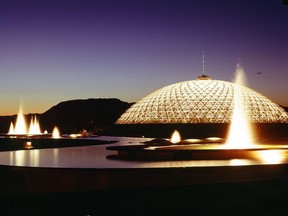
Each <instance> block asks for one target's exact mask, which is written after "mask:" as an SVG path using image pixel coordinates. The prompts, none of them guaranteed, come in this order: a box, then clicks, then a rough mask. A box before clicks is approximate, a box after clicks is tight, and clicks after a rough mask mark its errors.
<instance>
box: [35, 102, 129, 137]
mask: <svg viewBox="0 0 288 216" xmlns="http://www.w3.org/2000/svg"><path fill="white" fill-rule="evenodd" d="M131 105H132V104H131V103H127V102H123V101H121V100H119V99H87V100H70V101H65V102H61V103H59V104H57V105H56V106H53V107H52V108H51V109H49V110H47V111H46V112H45V113H43V114H41V115H40V123H41V125H42V126H43V128H46V129H47V130H48V131H51V130H52V129H53V127H54V126H55V125H57V126H58V127H59V128H60V130H61V132H63V133H65V132H69V133H71V132H79V131H80V130H82V129H86V130H87V131H97V130H99V129H103V128H106V127H110V126H111V125H113V124H114V123H115V121H116V120H117V119H118V118H119V117H120V115H121V114H122V113H123V112H125V110H126V109H128V108H129V107H130V106H131Z"/></svg>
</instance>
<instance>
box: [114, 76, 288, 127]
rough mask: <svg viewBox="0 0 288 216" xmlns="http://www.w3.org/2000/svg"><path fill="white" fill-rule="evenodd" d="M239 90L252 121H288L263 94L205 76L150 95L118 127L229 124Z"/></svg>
mask: <svg viewBox="0 0 288 216" xmlns="http://www.w3.org/2000/svg"><path fill="white" fill-rule="evenodd" d="M236 88H237V89H239V90H240V94H241V95H242V98H243V105H244V107H245V110H246V112H247V115H248V119H249V120H250V122H253V123H287V122H288V114H287V112H285V110H284V109H283V108H281V107H280V106H279V105H277V104H275V103H273V102H272V101H271V100H269V99H268V98H267V97H265V96H263V95H262V94H260V93H258V92H256V91H254V90H252V89H250V88H248V87H245V86H242V85H238V84H235V83H231V82H227V81H221V80H212V79H211V78H210V77H209V76H206V75H202V76H199V77H197V79H196V80H190V81H184V82H179V83H175V84H172V85H169V86H166V87H163V88H161V89H159V90H157V91H155V92H153V93H151V94H150V95H148V96H146V97H144V98H143V99H141V100H140V101H138V102H137V103H135V104H134V105H133V106H131V107H130V108H129V109H128V110H127V111H126V112H125V113H124V114H122V116H121V117H120V118H119V119H118V120H117V121H116V124H175V123H176V124H177V123H230V120H231V117H232V113H233V107H234V97H235V92H236Z"/></svg>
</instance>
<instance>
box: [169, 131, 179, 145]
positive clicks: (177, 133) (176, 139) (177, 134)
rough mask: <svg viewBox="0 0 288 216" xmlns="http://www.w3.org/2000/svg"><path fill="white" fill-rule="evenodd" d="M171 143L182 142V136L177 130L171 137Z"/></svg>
mask: <svg viewBox="0 0 288 216" xmlns="http://www.w3.org/2000/svg"><path fill="white" fill-rule="evenodd" d="M170 142H171V143H179V142H181V136H180V133H179V132H178V131H177V130H175V131H174V132H173V134H172V136H171V139H170Z"/></svg>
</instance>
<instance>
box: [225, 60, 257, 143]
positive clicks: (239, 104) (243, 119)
mask: <svg viewBox="0 0 288 216" xmlns="http://www.w3.org/2000/svg"><path fill="white" fill-rule="evenodd" d="M235 83H236V84H237V87H236V88H235V92H234V110H233V114H232V119H231V124H230V128H229V131H228V138H227V142H226V147H227V148H251V147H253V128H252V127H251V124H250V122H249V118H248V115H247V112H246V110H245V108H246V107H245V106H246V104H245V98H244V97H243V94H241V91H240V86H241V85H245V73H244V70H243V68H242V67H241V65H239V64H237V65H236V74H235Z"/></svg>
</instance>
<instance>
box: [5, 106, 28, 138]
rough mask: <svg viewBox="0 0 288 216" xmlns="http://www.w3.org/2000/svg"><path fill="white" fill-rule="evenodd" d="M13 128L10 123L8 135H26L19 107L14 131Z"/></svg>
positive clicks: (24, 122) (22, 115) (24, 123)
mask: <svg viewBox="0 0 288 216" xmlns="http://www.w3.org/2000/svg"><path fill="white" fill-rule="evenodd" d="M13 128H14V126H13V123H11V125H10V129H9V134H19V135H22V134H27V126H26V121H25V117H24V114H23V112H22V107H21V106H20V109H19V112H18V115H17V119H16V124H15V128H14V131H13Z"/></svg>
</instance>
